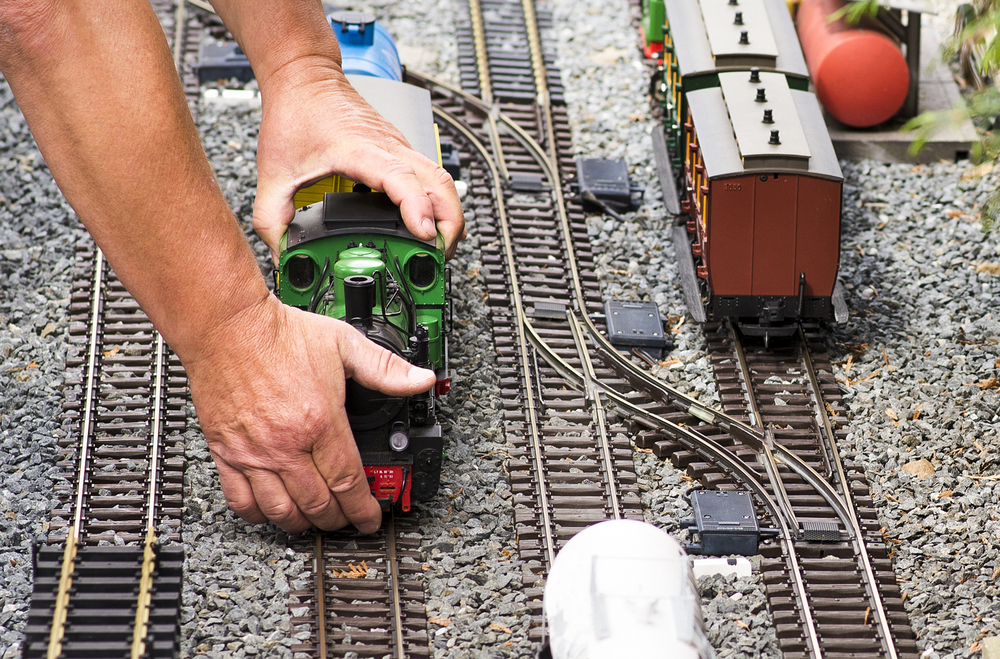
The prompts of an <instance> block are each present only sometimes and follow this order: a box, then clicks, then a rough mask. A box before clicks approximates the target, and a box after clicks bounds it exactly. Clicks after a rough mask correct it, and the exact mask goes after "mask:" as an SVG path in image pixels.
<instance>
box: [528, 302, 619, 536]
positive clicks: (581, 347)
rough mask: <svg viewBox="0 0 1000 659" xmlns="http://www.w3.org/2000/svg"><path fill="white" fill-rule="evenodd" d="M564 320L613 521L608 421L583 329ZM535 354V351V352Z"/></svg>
mask: <svg viewBox="0 0 1000 659" xmlns="http://www.w3.org/2000/svg"><path fill="white" fill-rule="evenodd" d="M566 319H567V320H568V321H569V326H570V328H571V329H572V330H573V340H574V342H575V343H576V351H577V353H578V354H579V355H580V363H581V364H582V365H583V380H584V382H583V384H584V391H585V392H586V394H587V399H588V400H589V401H590V404H591V406H592V407H593V414H594V417H595V419H594V425H596V426H597V432H598V445H597V447H598V450H599V451H600V453H601V461H602V462H603V463H604V473H605V478H606V479H607V481H608V498H610V499H611V513H612V514H613V515H614V518H615V519H621V518H622V512H623V511H622V505H621V501H620V500H619V496H618V480H617V479H616V478H615V467H614V463H613V462H612V460H611V442H610V441H608V421H607V418H606V416H605V413H604V402H603V401H602V400H601V390H600V389H598V388H597V387H596V386H595V382H596V381H597V374H596V373H595V372H594V365H593V363H592V362H591V361H590V352H589V350H588V349H587V339H586V338H585V337H584V336H583V329H582V328H581V327H580V321H579V320H577V318H576V315H575V314H574V313H573V312H572V311H570V310H569V309H567V310H566ZM536 354H537V351H536Z"/></svg>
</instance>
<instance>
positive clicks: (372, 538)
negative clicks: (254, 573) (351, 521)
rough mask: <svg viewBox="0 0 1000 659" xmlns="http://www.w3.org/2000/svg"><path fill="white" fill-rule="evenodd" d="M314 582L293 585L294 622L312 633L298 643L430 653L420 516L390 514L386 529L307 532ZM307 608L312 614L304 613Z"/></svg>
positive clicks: (309, 650) (387, 653) (298, 546)
mask: <svg viewBox="0 0 1000 659" xmlns="http://www.w3.org/2000/svg"><path fill="white" fill-rule="evenodd" d="M293 547H294V548H295V550H296V551H298V552H301V553H304V554H307V555H309V556H310V560H311V562H312V568H313V574H312V581H313V587H312V588H311V589H309V590H298V591H292V593H291V596H292V597H293V598H294V599H295V602H294V603H293V604H292V605H291V606H292V610H293V612H295V613H297V614H299V615H295V616H293V617H292V619H291V622H292V624H293V625H298V626H300V627H299V628H300V629H301V628H303V627H305V626H308V629H309V631H310V632H311V634H310V638H309V639H308V640H307V641H306V642H303V643H299V644H297V645H293V646H292V648H291V649H292V652H296V653H302V654H303V655H305V656H309V657H322V658H325V657H343V656H345V655H346V653H348V652H354V653H356V655H357V656H358V657H392V659H404V658H405V657H428V656H430V648H429V646H428V636H427V612H426V609H425V607H424V590H423V583H422V580H421V578H420V574H421V569H420V533H419V529H418V528H417V526H416V522H415V520H414V519H413V518H403V519H399V518H396V517H392V516H390V517H389V520H388V522H387V523H386V524H385V525H383V528H382V529H380V530H379V532H378V533H376V534H373V535H360V534H357V533H351V532H321V533H315V534H308V535H304V536H301V537H299V538H298V539H296V540H295V541H294V542H293ZM303 613H304V614H303Z"/></svg>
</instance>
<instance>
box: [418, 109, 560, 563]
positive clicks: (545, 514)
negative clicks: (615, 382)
mask: <svg viewBox="0 0 1000 659" xmlns="http://www.w3.org/2000/svg"><path fill="white" fill-rule="evenodd" d="M487 112H488V110H487ZM434 114H435V116H437V117H439V118H441V119H442V120H443V121H445V122H447V123H448V124H449V125H450V126H451V127H452V128H454V129H455V130H456V131H458V132H459V133H461V134H462V136H463V137H465V139H467V140H468V141H469V143H470V144H471V145H472V146H473V148H475V149H476V151H478V152H479V154H480V156H481V157H482V158H483V161H484V162H485V163H486V164H487V166H488V167H489V170H490V175H491V177H492V179H493V195H494V199H495V203H496V206H497V217H498V219H499V220H500V227H501V230H502V231H503V237H504V242H505V244H506V245H507V246H508V248H507V250H506V256H507V270H508V273H509V277H510V287H511V297H512V299H513V300H514V301H515V308H516V309H517V313H516V314H515V319H516V322H517V329H518V332H517V340H518V347H519V348H520V353H521V354H520V357H521V372H522V373H523V377H524V397H525V402H526V407H527V417H528V426H529V428H528V430H529V432H530V434H531V446H532V449H533V454H534V455H533V457H532V459H533V462H534V464H535V471H536V472H537V473H538V498H539V509H540V510H539V513H540V514H541V517H542V533H543V535H544V546H545V555H546V558H547V559H548V563H549V566H551V565H552V563H553V561H555V555H556V547H555V536H554V535H553V533H552V519H551V516H550V514H549V496H548V490H547V489H546V486H545V477H544V474H545V465H544V464H543V463H542V441H541V437H539V434H538V426H539V419H538V411H537V410H536V408H535V397H534V392H533V388H534V387H533V386H532V385H533V383H532V378H531V373H532V371H531V368H530V366H531V364H530V362H529V361H528V345H527V341H526V339H525V334H526V331H527V330H526V326H527V325H529V324H530V323H529V322H528V319H527V317H526V316H525V314H524V306H523V304H522V303H521V293H520V287H519V285H518V278H517V264H516V263H515V261H514V253H513V251H512V250H511V249H510V246H511V237H510V223H509V221H508V218H507V212H506V207H505V205H504V201H503V199H504V196H503V188H502V187H501V185H500V176H499V172H498V171H497V168H496V163H495V162H494V161H493V157H492V156H491V154H490V153H489V151H488V150H487V149H486V147H485V145H483V143H482V142H480V141H479V139H478V138H477V137H476V135H475V133H474V132H473V131H472V130H471V129H469V127H468V126H465V125H464V124H463V123H462V122H460V121H458V119H456V118H455V117H452V116H451V115H449V114H448V113H446V112H444V111H442V110H441V109H439V108H434ZM536 375H537V374H536Z"/></svg>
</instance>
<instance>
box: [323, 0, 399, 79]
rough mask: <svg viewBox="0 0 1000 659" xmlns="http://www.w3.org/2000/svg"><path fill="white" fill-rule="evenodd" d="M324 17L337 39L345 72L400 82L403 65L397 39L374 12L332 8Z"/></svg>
mask: <svg viewBox="0 0 1000 659" xmlns="http://www.w3.org/2000/svg"><path fill="white" fill-rule="evenodd" d="M327 19H328V20H329V21H330V27H331V28H333V33H334V34H335V35H336V36H337V41H339V42H340V57H341V60H342V63H343V67H344V73H348V74H354V75H365V76H374V77H376V78H385V79H386V80H395V81H397V82H402V80H403V66H402V64H400V62H399V51H397V50H396V42H395V41H393V38H392V36H391V35H390V34H389V32H388V31H387V30H386V29H385V28H384V27H383V26H382V24H381V23H379V22H378V21H377V20H375V17H374V16H372V15H371V14H366V13H364V12H360V11H335V12H332V13H330V14H329V15H328V16H327Z"/></svg>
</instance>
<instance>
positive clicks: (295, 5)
mask: <svg viewBox="0 0 1000 659" xmlns="http://www.w3.org/2000/svg"><path fill="white" fill-rule="evenodd" d="M212 6H213V7H214V8H215V10H216V11H217V12H218V13H219V16H220V17H221V18H222V20H223V21H224V22H225V23H226V27H228V28H229V31H230V32H232V34H233V36H234V37H235V38H236V41H237V42H239V44H240V48H242V49H243V52H244V53H246V55H247V58H248V59H249V60H250V62H251V64H252V65H253V67H254V73H255V75H256V77H257V82H258V84H259V85H260V87H261V90H262V92H263V93H264V94H267V89H268V88H269V87H271V86H272V85H277V84H284V83H285V82H286V81H288V80H295V79H297V78H300V77H302V76H310V77H311V76H312V75H313V74H312V73H311V72H313V71H315V70H316V69H320V70H322V69H328V70H329V69H333V71H334V73H339V72H340V46H339V45H338V43H337V38H336V37H335V36H334V35H333V31H332V30H331V29H330V27H329V25H328V24H327V23H326V18H325V16H324V14H323V5H322V3H320V2H319V0H272V1H271V2H260V1H259V0H213V1H212ZM279 80H280V81H281V82H279Z"/></svg>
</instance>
